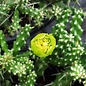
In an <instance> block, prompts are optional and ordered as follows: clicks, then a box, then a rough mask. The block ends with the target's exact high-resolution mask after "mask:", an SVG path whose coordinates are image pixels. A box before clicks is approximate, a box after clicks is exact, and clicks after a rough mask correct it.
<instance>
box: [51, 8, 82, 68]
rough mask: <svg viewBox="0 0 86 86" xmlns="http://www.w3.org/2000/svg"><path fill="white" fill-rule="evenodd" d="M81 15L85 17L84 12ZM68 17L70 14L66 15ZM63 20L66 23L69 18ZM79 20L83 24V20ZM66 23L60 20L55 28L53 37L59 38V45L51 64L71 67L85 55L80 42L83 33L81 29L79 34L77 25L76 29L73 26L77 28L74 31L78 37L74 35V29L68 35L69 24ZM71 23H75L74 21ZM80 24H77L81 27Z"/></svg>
mask: <svg viewBox="0 0 86 86" xmlns="http://www.w3.org/2000/svg"><path fill="white" fill-rule="evenodd" d="M71 11H72V10H71ZM78 12H80V11H78ZM79 14H80V15H83V14H82V12H80V13H79ZM64 15H65V14H64ZM66 15H68V14H66ZM77 16H78V14H77ZM62 18H63V19H64V21H66V18H67V17H62ZM67 19H68V18H67ZM79 20H81V21H80V22H79V23H81V22H82V20H83V19H82V18H81V19H79V18H78V20H77V21H79ZM64 21H60V20H58V24H56V26H54V27H53V35H54V36H55V37H56V38H57V44H56V48H55V50H54V52H53V55H54V56H53V55H52V57H54V58H53V59H52V58H50V63H52V64H57V65H60V66H62V65H71V64H72V62H74V61H75V60H77V59H78V58H79V57H81V55H82V54H83V47H82V46H81V45H80V42H79V41H80V36H81V33H82V31H81V32H80V30H81V27H80V28H79V32H78V28H75V27H77V25H76V26H75V27H74V26H73V27H74V28H75V29H74V28H73V31H74V32H76V33H77V35H74V33H73V32H72V31H71V30H72V29H71V30H70V33H68V32H67V31H66V30H65V28H66V25H65V24H66V23H67V22H64ZM71 21H74V19H73V20H71ZM60 22H61V23H60ZM79 23H77V24H78V25H79ZM79 26H80V25H79ZM76 29H77V30H76ZM79 33H80V34H79ZM76 36H78V38H76ZM76 39H77V40H76ZM57 51H58V52H57Z"/></svg>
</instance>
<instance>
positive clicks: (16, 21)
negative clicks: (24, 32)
mask: <svg viewBox="0 0 86 86" xmlns="http://www.w3.org/2000/svg"><path fill="white" fill-rule="evenodd" d="M19 22H20V19H19V12H18V10H15V11H14V15H13V16H12V24H11V26H10V27H9V29H8V32H9V33H10V34H11V35H14V32H16V33H18V30H19V29H20V25H19Z"/></svg>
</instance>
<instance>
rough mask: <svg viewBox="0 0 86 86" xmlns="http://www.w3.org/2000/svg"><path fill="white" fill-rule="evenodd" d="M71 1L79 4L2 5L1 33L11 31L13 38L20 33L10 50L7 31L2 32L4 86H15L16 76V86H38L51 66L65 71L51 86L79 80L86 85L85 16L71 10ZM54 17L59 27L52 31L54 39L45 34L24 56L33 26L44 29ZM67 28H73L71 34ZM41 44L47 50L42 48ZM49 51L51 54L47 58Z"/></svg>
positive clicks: (18, 0)
mask: <svg viewBox="0 0 86 86" xmlns="http://www.w3.org/2000/svg"><path fill="white" fill-rule="evenodd" d="M71 1H74V2H75V1H76V2H77V3H78V1H77V0H55V1H51V0H45V1H42V2H41V0H35V1H34V0H8V1H7V0H1V1H0V14H1V15H0V26H1V29H5V30H7V32H8V33H10V34H11V35H14V32H17V33H18V35H17V38H16V40H15V41H14V42H13V47H12V48H11V49H9V48H8V45H7V43H6V39H5V36H4V34H3V33H4V32H3V31H5V30H3V31H2V30H0V85H1V86H11V85H12V83H13V81H12V80H13V76H15V77H18V78H17V79H18V82H17V83H16V85H20V86H34V85H35V82H36V79H37V78H38V77H40V76H41V75H43V74H44V72H45V70H46V69H47V68H48V67H49V66H48V65H49V64H51V65H55V66H60V67H64V68H65V69H64V71H63V72H60V73H59V74H57V75H56V78H55V80H54V81H53V82H52V83H51V86H69V84H70V83H72V81H76V80H78V81H79V82H80V83H81V82H82V83H83V84H84V86H85V85H86V70H85V69H86V65H85V63H86V59H85V57H86V48H84V47H82V42H81V35H82V32H83V30H82V28H81V24H82V22H83V18H84V13H83V11H82V10H81V9H76V8H75V7H73V8H72V7H69V4H70V2H71ZM50 3H53V4H50ZM56 3H57V4H56ZM45 4H46V5H45ZM49 4H50V5H49ZM65 4H68V5H67V6H65ZM36 5H37V7H36ZM48 6H49V7H48ZM53 17H54V18H55V19H56V25H55V26H54V27H53V28H52V33H51V34H52V35H48V34H47V35H46V36H44V34H43V35H40V36H39V37H37V38H33V39H35V42H36V43H34V41H33V44H32V45H31V46H30V47H29V49H28V50H27V51H26V52H22V53H21V52H20V51H21V49H22V48H23V47H24V46H25V45H26V40H27V38H28V37H30V31H31V29H32V27H31V26H33V27H36V26H37V27H40V26H42V25H43V23H44V21H45V20H46V19H51V18H53ZM24 18H25V19H27V20H28V21H27V23H28V24H27V23H25V22H23V23H24V24H23V25H22V24H21V22H22V21H23V19H24ZM30 24H31V25H30ZM67 25H69V26H70V30H69V31H67V29H66V28H67ZM41 37H42V39H40V38H41ZM43 37H44V38H43ZM52 37H53V38H54V40H52V39H53V38H52ZM33 39H32V40H33ZM32 40H31V42H32ZM55 40H56V41H55ZM41 44H43V46H40V45H41ZM36 45H37V46H38V47H36ZM51 46H52V48H51ZM50 48H51V49H50ZM41 49H42V51H41ZM38 51H39V52H38ZM46 51H47V52H48V53H46V54H45V55H44V54H43V53H45V52H46ZM33 52H36V53H33ZM39 57H46V58H39Z"/></svg>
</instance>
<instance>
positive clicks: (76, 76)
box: [70, 61, 86, 83]
mask: <svg viewBox="0 0 86 86" xmlns="http://www.w3.org/2000/svg"><path fill="white" fill-rule="evenodd" d="M70 68H71V70H70V76H72V77H73V80H74V81H76V80H78V81H79V82H80V83H81V82H82V79H86V70H85V68H84V65H83V64H81V63H80V61H74V62H73V64H72V66H71V67H70Z"/></svg>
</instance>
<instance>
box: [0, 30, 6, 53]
mask: <svg viewBox="0 0 86 86" xmlns="http://www.w3.org/2000/svg"><path fill="white" fill-rule="evenodd" d="M0 46H1V48H2V50H3V51H5V52H7V51H8V46H7V43H6V39H5V37H4V34H3V32H2V30H0Z"/></svg>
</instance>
